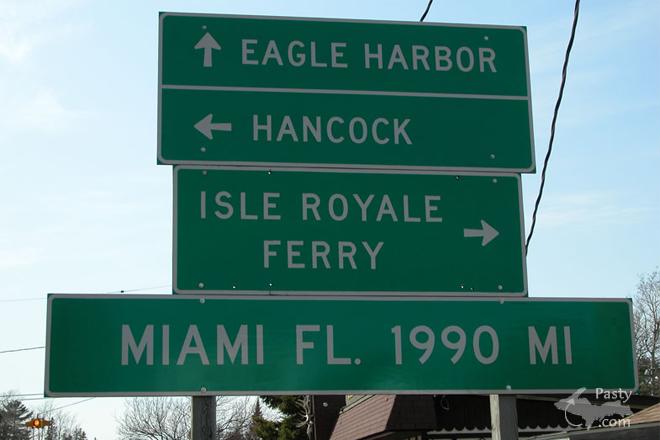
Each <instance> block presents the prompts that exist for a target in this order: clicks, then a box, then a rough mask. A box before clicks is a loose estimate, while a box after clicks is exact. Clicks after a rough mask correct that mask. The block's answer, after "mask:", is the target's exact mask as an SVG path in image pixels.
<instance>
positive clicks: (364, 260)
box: [173, 166, 527, 295]
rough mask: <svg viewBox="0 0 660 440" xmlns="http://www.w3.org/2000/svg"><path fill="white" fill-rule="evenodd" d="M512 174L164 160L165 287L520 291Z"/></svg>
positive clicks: (523, 286)
mask: <svg viewBox="0 0 660 440" xmlns="http://www.w3.org/2000/svg"><path fill="white" fill-rule="evenodd" d="M523 230H524V228H523V219H522V204H521V195H520V177H519V176H518V175H511V174H507V175H502V174H491V175H456V174H439V173H437V172H433V173H424V172H411V173H404V172H401V171H397V172H396V173H395V172H384V171H375V170H373V171H357V170H352V171H350V172H344V171H340V170H329V171H328V170H326V171H320V170H312V171H310V170H306V171H302V170H290V169H258V168H248V167H243V168H201V167H186V166H178V167H175V168H174V251H173V258H174V262H173V266H174V267H173V272H174V283H173V285H174V291H175V293H207V294H208V293H213V294H241V293H243V294H245V293H247V294H285V295H286V294H288V295H291V294H300V295H320V294H332V295H437V294H448V295H457V294H458V295H477V294H496V295H525V294H526V292H527V283H526V270H525V258H524V250H523V243H524V239H523Z"/></svg>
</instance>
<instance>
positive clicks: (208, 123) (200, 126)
mask: <svg viewBox="0 0 660 440" xmlns="http://www.w3.org/2000/svg"><path fill="white" fill-rule="evenodd" d="M194 127H195V129H197V131H199V132H200V133H202V134H203V135H204V136H206V137H207V138H209V139H213V131H214V130H215V131H231V122H219V123H215V124H214V123H213V113H209V114H208V115H206V116H204V119H202V120H201V121H199V122H198V123H197V124H195V125H194Z"/></svg>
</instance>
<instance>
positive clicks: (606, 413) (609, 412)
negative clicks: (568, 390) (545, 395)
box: [555, 388, 632, 429]
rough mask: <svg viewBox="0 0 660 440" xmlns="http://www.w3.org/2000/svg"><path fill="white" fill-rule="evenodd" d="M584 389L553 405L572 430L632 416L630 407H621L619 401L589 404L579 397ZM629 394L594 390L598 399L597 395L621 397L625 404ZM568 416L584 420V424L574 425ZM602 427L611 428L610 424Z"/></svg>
mask: <svg viewBox="0 0 660 440" xmlns="http://www.w3.org/2000/svg"><path fill="white" fill-rule="evenodd" d="M585 389H586V388H580V389H578V390H577V391H576V392H574V393H573V394H571V395H570V396H569V397H566V398H565V399H561V400H560V401H559V402H557V403H555V407H556V408H557V409H559V410H563V411H564V417H565V418H566V422H567V423H568V424H569V425H570V426H572V427H574V428H584V427H586V428H587V429H589V428H591V426H592V425H593V424H594V422H596V421H598V422H601V423H602V422H603V421H604V420H606V419H612V418H619V417H625V416H629V415H632V411H631V410H630V407H629V406H626V405H623V403H621V400H615V401H612V402H606V403H603V404H602V405H597V404H593V403H591V402H590V401H589V399H587V398H585V397H580V395H581V394H582V393H584V391H585ZM631 394H632V392H630V394H628V393H626V392H625V391H619V392H607V391H605V392H603V390H602V389H600V388H598V389H596V398H598V397H599V395H602V396H604V397H605V398H608V397H610V396H614V397H619V396H621V397H625V398H626V399H625V402H627V401H628V399H629V398H630V395H631ZM569 414H571V415H573V416H577V417H581V418H582V420H584V423H583V424H576V423H573V422H571V421H570V420H569V417H568V415H569ZM574 418H575V417H574ZM603 426H611V423H609V424H603Z"/></svg>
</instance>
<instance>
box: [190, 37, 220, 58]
mask: <svg viewBox="0 0 660 440" xmlns="http://www.w3.org/2000/svg"><path fill="white" fill-rule="evenodd" d="M195 49H204V67H213V52H212V51H213V50H214V49H215V50H220V49H221V47H220V45H219V44H218V42H217V41H215V38H213V35H211V34H209V33H208V32H207V33H205V34H204V36H203V37H202V38H200V39H199V41H198V42H197V44H195Z"/></svg>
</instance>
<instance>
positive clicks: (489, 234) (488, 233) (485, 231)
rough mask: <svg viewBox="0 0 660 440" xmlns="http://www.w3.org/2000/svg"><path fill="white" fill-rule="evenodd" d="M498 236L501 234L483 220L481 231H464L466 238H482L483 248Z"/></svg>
mask: <svg viewBox="0 0 660 440" xmlns="http://www.w3.org/2000/svg"><path fill="white" fill-rule="evenodd" d="M498 235H500V233H499V232H497V230H496V229H495V228H493V227H492V226H491V225H489V224H488V223H486V222H485V221H483V220H481V229H463V236H464V237H482V240H481V245H482V246H486V245H487V244H488V243H490V242H491V241H492V240H493V239H494V238H495V237H497V236H498Z"/></svg>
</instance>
